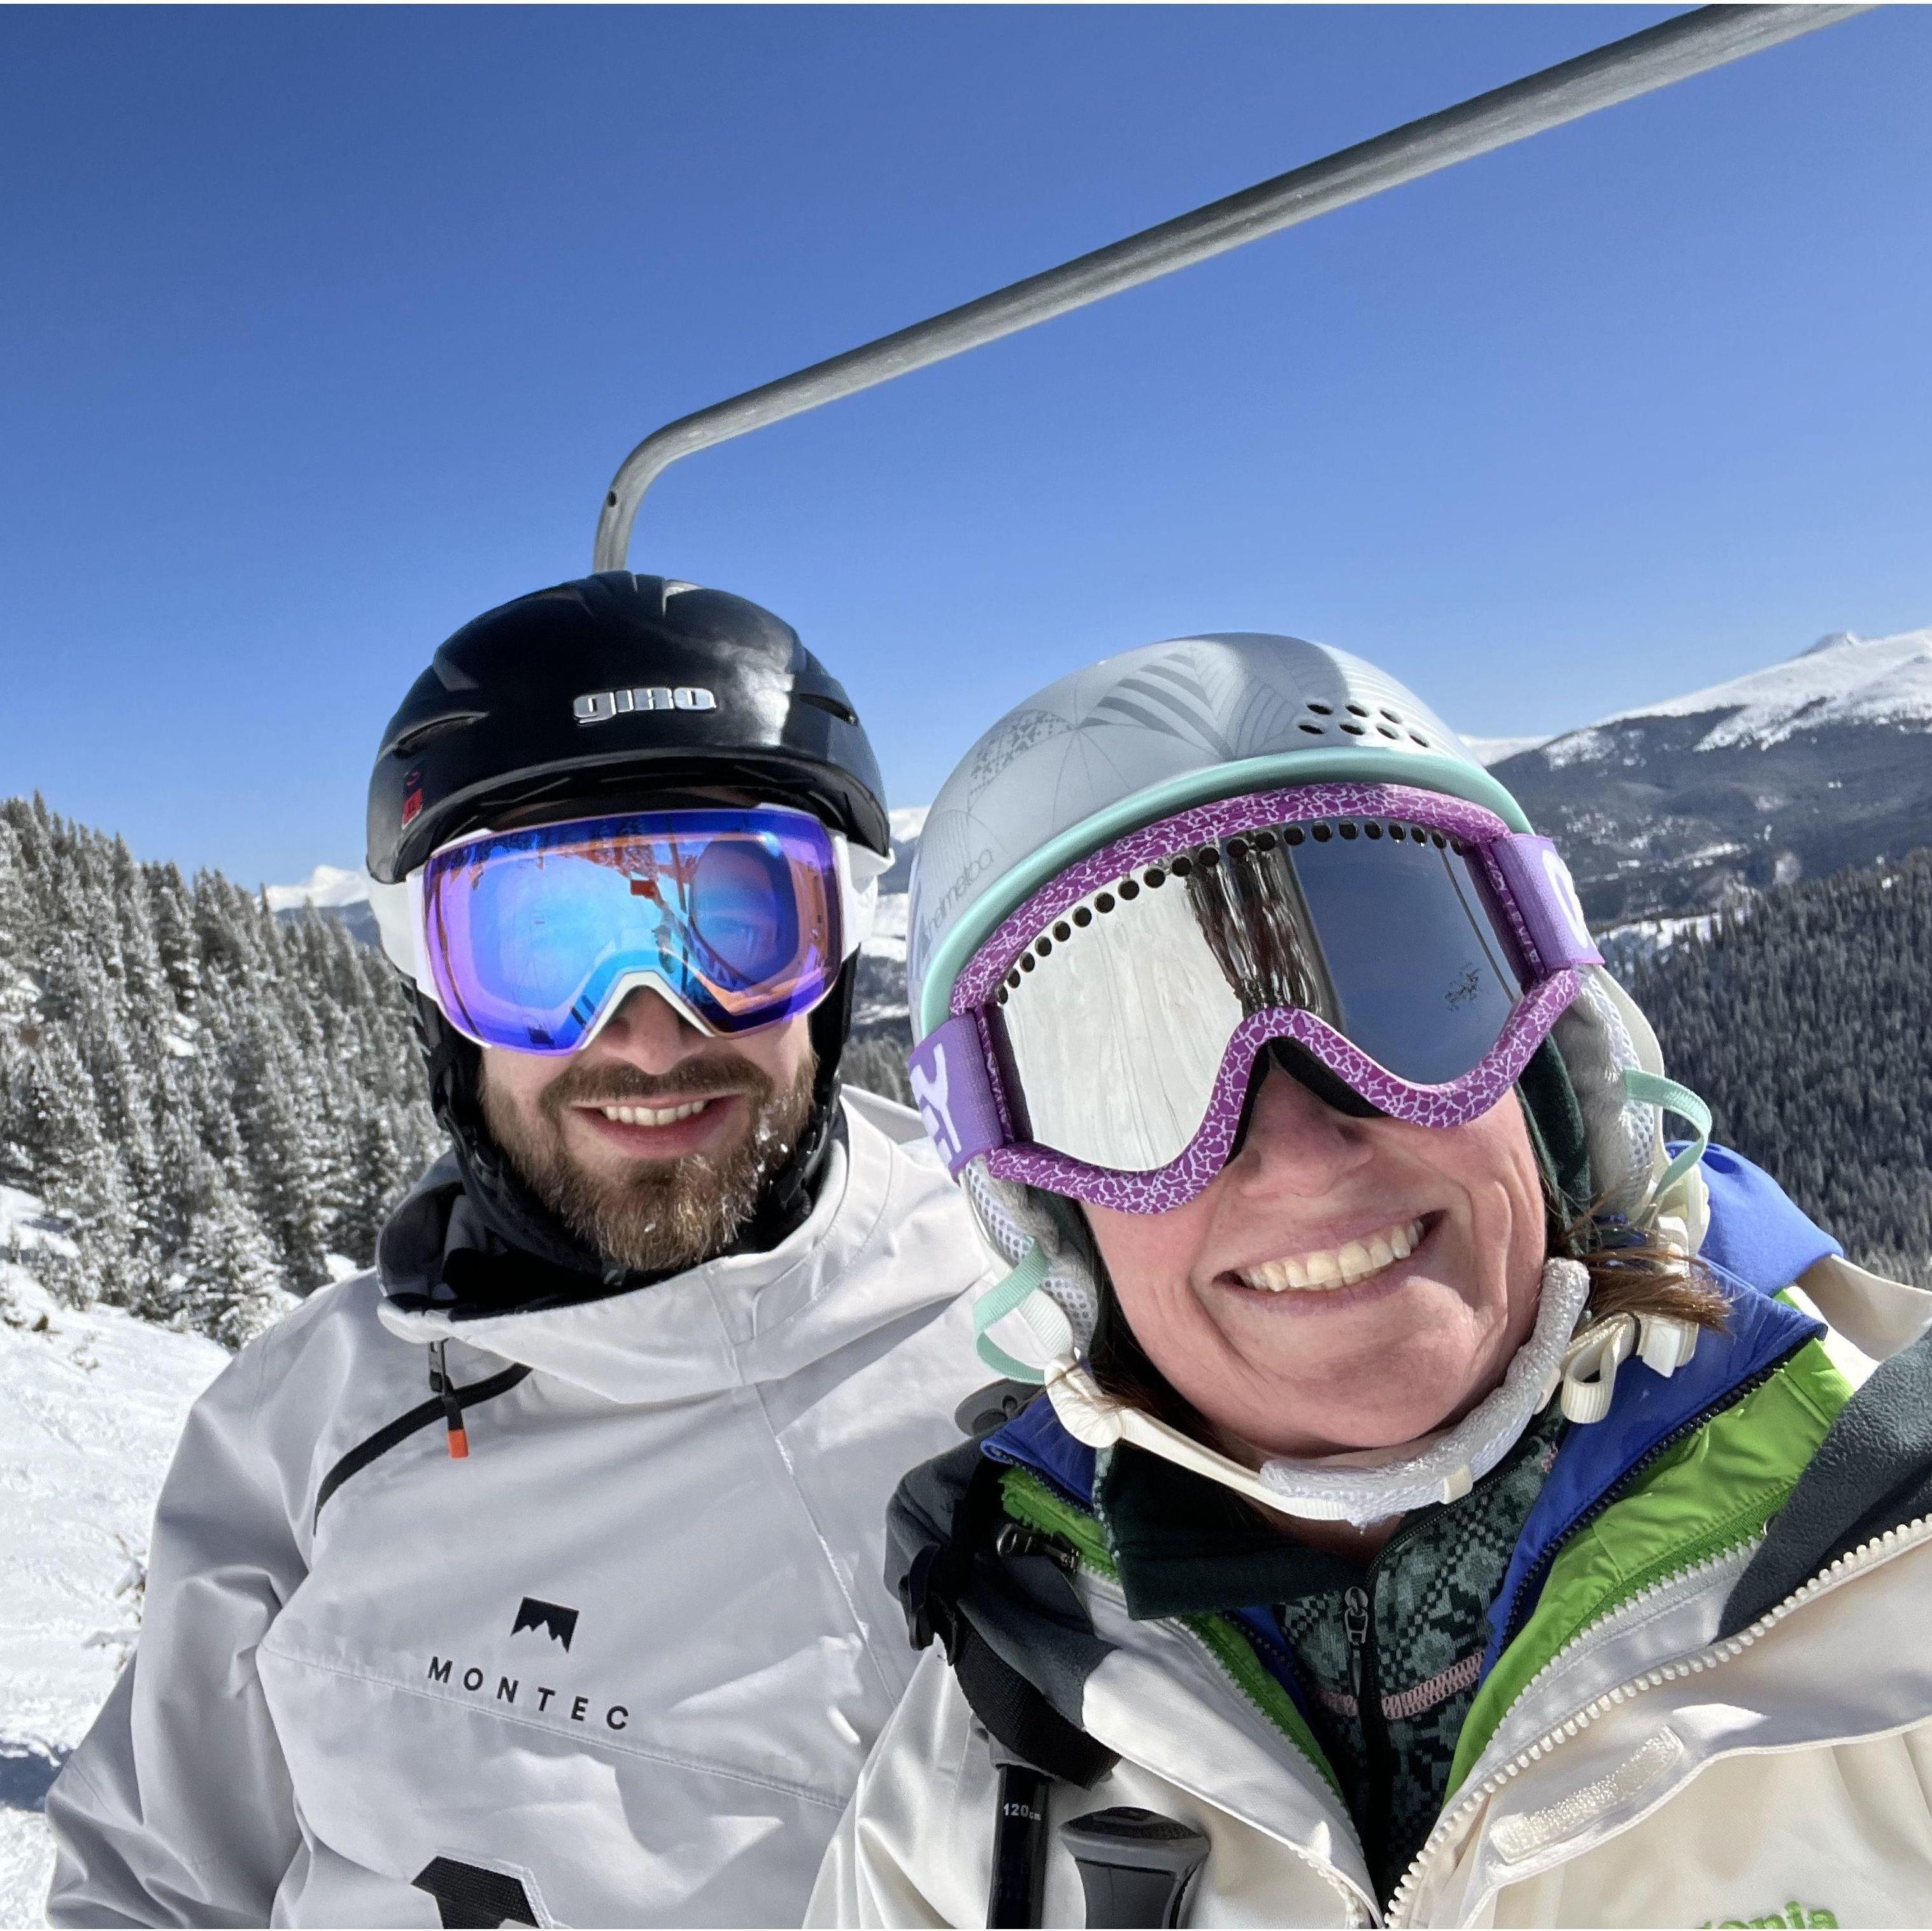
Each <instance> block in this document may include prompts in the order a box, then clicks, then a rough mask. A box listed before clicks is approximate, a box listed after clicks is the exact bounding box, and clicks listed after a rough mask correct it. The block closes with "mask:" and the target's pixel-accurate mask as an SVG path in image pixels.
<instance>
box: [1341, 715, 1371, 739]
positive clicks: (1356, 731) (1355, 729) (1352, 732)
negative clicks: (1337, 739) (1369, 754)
mask: <svg viewBox="0 0 1932 1931" xmlns="http://www.w3.org/2000/svg"><path fill="white" fill-rule="evenodd" d="M1342 728H1343V730H1345V731H1346V732H1347V733H1349V736H1351V737H1361V736H1363V735H1364V733H1366V732H1367V730H1368V728H1369V727H1368V726H1367V724H1355V723H1352V722H1351V721H1349V719H1348V718H1343V720H1342Z"/></svg>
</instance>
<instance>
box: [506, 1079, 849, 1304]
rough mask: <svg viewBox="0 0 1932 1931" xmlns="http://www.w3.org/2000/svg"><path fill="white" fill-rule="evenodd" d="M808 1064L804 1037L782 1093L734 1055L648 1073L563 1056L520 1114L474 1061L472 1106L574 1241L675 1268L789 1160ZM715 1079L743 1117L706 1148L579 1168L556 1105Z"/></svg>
mask: <svg viewBox="0 0 1932 1931" xmlns="http://www.w3.org/2000/svg"><path fill="white" fill-rule="evenodd" d="M816 1075H817V1055H816V1054H814V1052H813V1051H811V1048H809V1047H807V1048H806V1050H805V1063H804V1064H803V1065H802V1066H800V1067H799V1070H798V1076H797V1078H796V1079H795V1080H793V1082H792V1084H791V1085H790V1087H789V1088H788V1089H787V1090H784V1091H783V1092H781V1091H780V1090H778V1087H776V1086H775V1084H774V1083H773V1081H772V1079H771V1078H770V1077H769V1075H767V1074H766V1073H764V1072H761V1071H760V1069H758V1068H757V1067H756V1066H753V1065H752V1064H751V1063H750V1062H749V1061H748V1060H742V1059H740V1058H739V1057H737V1056H736V1054H733V1055H730V1057H721V1056H715V1055H713V1056H706V1057H704V1058H702V1059H699V1060H690V1061H688V1062H686V1063H685V1064H683V1065H682V1066H678V1067H677V1068H676V1069H674V1070H673V1071H672V1072H668V1073H665V1074H662V1075H658V1076H655V1077H653V1076H652V1075H650V1074H649V1073H646V1072H640V1070H639V1069H637V1067H635V1066H628V1065H625V1064H623V1063H616V1064H612V1063H609V1062H605V1063H602V1064H601V1065H596V1066H591V1065H583V1066H568V1067H566V1068H565V1069H564V1071H563V1072H561V1073H559V1075H557V1077H556V1078H555V1079H553V1081H550V1084H549V1085H548V1086H547V1087H545V1088H544V1090H543V1093H542V1094H541V1097H540V1098H539V1099H538V1102H537V1104H536V1106H535V1110H534V1114H532V1115H531V1116H526V1115H525V1114H523V1113H522V1112H520V1111H518V1110H517V1108H515V1107H514V1105H513V1104H512V1103H511V1102H509V1101H508V1100H507V1099H504V1098H503V1097H502V1096H501V1095H500V1094H499V1093H497V1092H496V1090H494V1089H493V1087H492V1085H491V1084H490V1078H489V1076H488V1073H487V1070H486V1071H485V1073H484V1078H483V1081H482V1099H483V1117H484V1120H486V1121H487V1123H488V1126H489V1128H490V1133H491V1135H493V1137H494V1138H495V1140H496V1144H497V1145H498V1146H499V1147H501V1148H502V1150H503V1151H504V1153H505V1154H507V1155H508V1157H509V1160H510V1163H511V1165H512V1166H514V1168H516V1170H517V1172H518V1173H519V1174H521V1175H522V1177H523V1180H524V1181H525V1182H526V1183H527V1184H528V1186H529V1188H530V1189H531V1191H532V1192H533V1193H535V1195H536V1197H537V1198H538V1200H540V1201H541V1202H542V1203H543V1204H544V1206H545V1207H548V1208H549V1209H550V1212H551V1213H553V1214H555V1215H556V1217H557V1218H558V1219H559V1220H560V1221H562V1222H563V1224H564V1225H565V1226H566V1227H567V1228H569V1229H570V1231H571V1233H573V1234H575V1235H576V1236H577V1238H578V1239H579V1240H582V1241H583V1242H585V1243H587V1244H588V1245H589V1246H590V1247H592V1249H595V1251H596V1252H598V1254H599V1255H601V1256H603V1258H605V1259H606V1260H609V1261H616V1262H618V1263H619V1264H621V1265H622V1266H623V1267H627V1268H629V1269H631V1270H633V1271H634V1272H635V1273H649V1274H672V1273H682V1271H683V1270H685V1268H687V1267H697V1265H699V1264H700V1263H701V1262H703V1261H709V1260H710V1259H712V1258H714V1257H715V1255H718V1254H721V1253H722V1252H724V1249H726V1248H727V1247H728V1246H730V1244H731V1243H732V1242H733V1240H736V1238H737V1237H738V1235H739V1233H740V1231H742V1229H743V1228H744V1226H745V1223H746V1222H748V1221H749V1220H750V1219H751V1216H753V1214H754V1213H756V1212H757V1208H758V1203H759V1201H760V1197H761V1196H762V1195H763V1192H764V1189H765V1186H766V1182H767V1181H768V1180H769V1178H770V1177H771V1176H772V1174H775V1173H777V1172H778V1171H779V1170H780V1169H781V1168H783V1167H784V1165H785V1163H786V1162H787V1161H788V1160H790V1158H791V1157H792V1154H793V1150H795V1149H796V1147H797V1145H798V1143H799V1138H800V1136H801V1135H802V1134H803V1132H805V1127H806V1126H807V1124H808V1123H809V1121H810V1120H811V1104H812V1084H813V1081H814V1078H815V1077H816ZM721 1080H726V1081H730V1083H731V1084H733V1086H736V1087H739V1089H740V1090H741V1091H742V1097H743V1099H745V1102H746V1105H747V1106H748V1110H749V1112H750V1115H751V1126H750V1130H749V1131H748V1132H744V1133H741V1134H740V1135H738V1137H737V1138H735V1139H734V1140H733V1141H732V1142H731V1144H730V1145H729V1146H727V1147H724V1148H722V1149H721V1150H719V1151H718V1152H716V1153H682V1154H679V1156H677V1157H676V1158H675V1159H669V1160H637V1161H634V1162H631V1165H630V1166H629V1168H628V1171H625V1172H624V1173H622V1174H619V1175H617V1176H616V1177H613V1178H610V1179H606V1178H604V1177H602V1176H601V1175H599V1174H591V1173H589V1172H586V1171H585V1169H584V1168H583V1167H582V1166H580V1165H578V1163H577V1162H576V1161H575V1160H574V1159H572V1158H571V1155H570V1153H569V1151H568V1149H567V1148H566V1147H565V1144H564V1140H563V1127H562V1118H563V1114H564V1113H565V1110H566V1109H567V1108H569V1107H571V1105H580V1104H583V1103H585V1102H589V1103H592V1104H601V1105H607V1106H664V1105H675V1104H676V1102H679V1100H682V1099H691V1098H695V1097H697V1096H700V1095H702V1094H703V1093H715V1092H716V1091H717V1090H718V1084H719V1083H720V1081H721Z"/></svg>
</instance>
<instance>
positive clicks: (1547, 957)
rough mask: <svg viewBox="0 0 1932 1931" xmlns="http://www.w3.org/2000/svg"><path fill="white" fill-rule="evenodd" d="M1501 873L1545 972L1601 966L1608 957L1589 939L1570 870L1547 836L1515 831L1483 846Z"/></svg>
mask: <svg viewBox="0 0 1932 1931" xmlns="http://www.w3.org/2000/svg"><path fill="white" fill-rule="evenodd" d="M1483 849H1484V850H1486V851H1487V853H1489V855H1490V859H1491V862H1493V864H1494V865H1495V866H1496V869H1497V871H1499V872H1500V873H1501V874H1502V880H1503V883H1504V884H1505V886H1507V887H1508V891H1509V895H1510V898H1511V900H1512V901H1514V904H1515V906H1516V909H1517V912H1518V913H1519V914H1520V916H1521V917H1522V919H1523V924H1524V925H1525V926H1526V927H1527V928H1528V929H1529V942H1530V943H1531V944H1532V946H1535V949H1536V963H1538V964H1540V965H1541V967H1542V968H1543V976H1544V977H1545V978H1547V977H1548V976H1550V974H1551V973H1556V972H1560V971H1561V970H1562V969H1563V967H1565V966H1571V967H1583V966H1586V965H1601V964H1603V962H1604V955H1603V954H1602V953H1601V952H1599V951H1598V949H1597V943H1596V941H1595V940H1594V939H1592V937H1590V928H1589V925H1588V924H1587V923H1586V922H1585V919H1584V917H1583V904H1582V902H1581V901H1580V900H1579V899H1578V898H1577V887H1576V885H1575V883H1574V881H1573V880H1571V876H1570V868H1569V867H1568V865H1565V863H1564V862H1563V859H1562V856H1561V854H1559V852H1558V851H1557V849H1556V847H1555V846H1554V845H1553V844H1551V843H1550V841H1549V839H1547V838H1533V837H1532V836H1531V835H1529V833H1528V832H1511V833H1510V834H1509V835H1508V836H1507V837H1506V838H1497V839H1496V840H1495V841H1493V842H1492V843H1490V844H1487V845H1486V846H1484V847H1483Z"/></svg>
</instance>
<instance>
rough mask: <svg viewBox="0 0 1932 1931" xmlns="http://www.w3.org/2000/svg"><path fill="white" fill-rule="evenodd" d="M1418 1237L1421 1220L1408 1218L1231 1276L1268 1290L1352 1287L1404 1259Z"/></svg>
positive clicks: (1420, 1235)
mask: <svg viewBox="0 0 1932 1931" xmlns="http://www.w3.org/2000/svg"><path fill="white" fill-rule="evenodd" d="M1421 1240H1422V1222H1421V1220H1420V1219H1416V1220H1407V1221H1404V1222H1403V1224H1402V1225H1400V1227H1390V1228H1385V1229H1384V1230H1383V1231H1382V1232H1381V1233H1379V1234H1370V1236H1369V1237H1368V1238H1367V1240H1351V1241H1350V1242H1349V1243H1348V1244H1347V1246H1343V1247H1334V1248H1325V1249H1323V1250H1322V1252H1320V1253H1317V1254H1293V1255H1289V1256H1288V1257H1287V1258H1286V1259H1283V1260H1280V1261H1263V1262H1262V1264H1261V1265H1260V1266H1259V1267H1246V1268H1244V1269H1243V1270H1241V1272H1240V1273H1238V1274H1237V1275H1236V1276H1235V1279H1236V1280H1238V1281H1239V1282H1241V1285H1243V1286H1244V1287H1247V1288H1260V1289H1261V1290H1262V1291H1263V1292H1264V1293H1265V1294H1282V1293H1284V1292H1286V1291H1287V1290H1288V1289H1289V1288H1304V1289H1310V1288H1312V1289H1316V1290H1318V1291H1319V1290H1322V1289H1325V1288H1351V1287H1353V1286H1354V1285H1355V1283H1356V1282H1358V1281H1365V1280H1367V1279H1368V1277H1369V1276H1370V1275H1371V1274H1379V1273H1381V1272H1382V1270H1383V1269H1384V1268H1385V1267H1394V1264H1396V1262H1397V1261H1401V1260H1406V1258H1408V1257H1409V1255H1411V1254H1412V1253H1414V1252H1415V1249H1416V1248H1417V1247H1418V1246H1419V1245H1420V1244H1421Z"/></svg>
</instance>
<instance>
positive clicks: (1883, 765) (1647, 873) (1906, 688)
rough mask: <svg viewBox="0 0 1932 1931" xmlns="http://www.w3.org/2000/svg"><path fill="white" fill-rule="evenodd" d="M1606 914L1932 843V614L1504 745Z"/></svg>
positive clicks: (1511, 774)
mask: <svg viewBox="0 0 1932 1931" xmlns="http://www.w3.org/2000/svg"><path fill="white" fill-rule="evenodd" d="M1495 769H1496V775H1497V776H1498V777H1499V778H1501V779H1502V781H1503V782H1504V783H1505V784H1507V785H1508V787H1510V789H1511V790H1512V791H1514V793H1516V795H1517V797H1518V798H1520V799H1521V800H1522V801H1523V807H1524V808H1525V810H1526V811H1528V812H1529V815H1530V817H1532V819H1533V820H1535V823H1536V824H1537V826H1538V828H1539V829H1541V830H1544V831H1547V832H1549V833H1550V835H1551V836H1553V838H1556V839H1557V841H1559V843H1560V844H1562V847H1563V848H1564V850H1565V854H1566V856H1568V859H1569V860H1570V864H1571V868H1572V870H1573V871H1574V872H1575V874H1576V877H1577V886H1578V889H1579V890H1580V892H1581V894H1582V896H1583V905H1584V909H1585V910H1586V912H1588V913H1589V916H1590V919H1591V922H1592V924H1594V925H1622V924H1624V923H1626V922H1630V921H1632V920H1636V919H1653V918H1673V917H1688V916H1693V915H1695V914H1697V913H1704V912H1708V911H1710V910H1713V909H1715V908H1716V907H1721V906H1723V905H1725V904H1731V903H1733V902H1736V901H1738V900H1739V899H1740V898H1742V897H1743V896H1744V895H1746V894H1748V892H1752V891H1754V890H1760V889H1763V887H1765V886H1768V885H1772V884H1784V883H1790V882H1791V881H1792V880H1794V879H1797V878H1800V877H1807V876H1814V877H1815V876H1817V874H1821V873H1826V872H1832V871H1838V870H1840V869H1841V868H1843V867H1844V866H1846V865H1863V864H1870V862H1873V860H1875V859H1879V858H1880V857H1891V858H1896V857H1897V856H1900V855H1901V854H1902V853H1905V852H1906V851H1909V850H1912V849H1913V848H1914V847H1918V846H1921V845H1927V844H1932V629H1925V630H1913V631H1903V632H1901V633H1900V634H1898V635H1897V636H1894V637H1858V636H1856V635H1855V634H1852V633H1851V632H1849V631H1838V632H1835V633H1834V634H1832V636H1829V637H1824V638H1822V639H1820V641H1819V642H1818V643H1816V644H1814V645H1813V646H1811V649H1808V650H1807V651H1805V652H1803V653H1802V655H1799V656H1798V657H1795V658H1792V659H1791V660H1790V661H1789V662H1788V663H1784V664H1772V666H1770V667H1769V668H1768V669H1766V670H1757V671H1753V672H1751V673H1750V674H1749V675H1748V676H1743V677H1739V678H1735V679H1732V680H1731V681H1730V682H1729V683H1725V684H1718V685H1712V686H1710V687H1709V688H1707V689H1704V690H1700V691H1691V692H1690V693H1689V694H1687V695H1685V696H1684V697H1673V698H1670V699H1669V700H1666V701H1665V702H1664V703H1659V704H1652V705H1649V706H1644V707H1643V708H1640V709H1635V710H1630V711H1622V712H1617V713H1616V714H1615V715H1613V716H1610V717H1608V718H1604V719H1602V720H1601V721H1599V722H1598V723H1596V724H1592V725H1589V726H1588V727H1586V728H1585V729H1583V730H1577V731H1570V732H1567V733H1564V734H1563V735H1562V736H1559V737H1554V738H1552V739H1550V740H1549V741H1548V742H1546V743H1544V744H1541V745H1537V746H1535V747H1534V748H1531V749H1529V750H1526V751H1519V752H1517V754H1514V756H1511V757H1505V758H1503V759H1502V760H1500V761H1499V762H1498V763H1496V766H1495Z"/></svg>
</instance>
